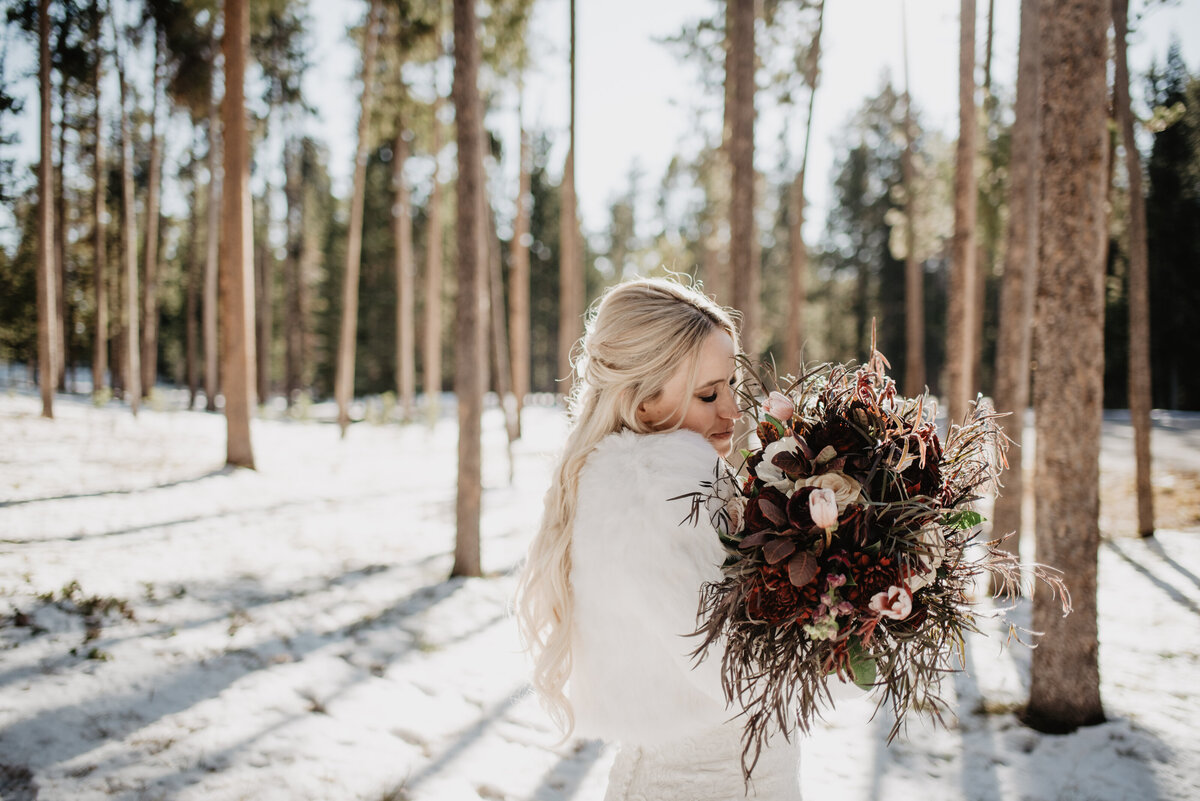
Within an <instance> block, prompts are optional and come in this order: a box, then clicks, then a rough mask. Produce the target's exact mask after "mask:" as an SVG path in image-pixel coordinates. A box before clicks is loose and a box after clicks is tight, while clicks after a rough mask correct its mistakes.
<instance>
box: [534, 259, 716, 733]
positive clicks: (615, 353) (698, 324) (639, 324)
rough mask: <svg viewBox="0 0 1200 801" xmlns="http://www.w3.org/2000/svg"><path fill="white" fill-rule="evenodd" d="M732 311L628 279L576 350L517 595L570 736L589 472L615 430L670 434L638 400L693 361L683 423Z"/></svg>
mask: <svg viewBox="0 0 1200 801" xmlns="http://www.w3.org/2000/svg"><path fill="white" fill-rule="evenodd" d="M733 316H734V313H733V312H731V311H730V310H727V309H725V308H723V307H721V306H720V305H718V304H717V303H716V302H715V301H713V300H712V299H710V298H708V297H707V296H705V295H704V294H702V293H701V292H700V290H699V288H698V287H696V286H692V285H683V284H680V283H678V282H676V281H674V280H670V279H663V278H644V279H637V280H633V281H627V282H625V283H621V284H617V285H616V286H614V287H612V288H610V289H609V290H608V291H607V292H606V293H605V294H604V296H603V297H602V298H601V299H600V301H599V302H598V303H597V304H595V305H594V306H593V307H592V310H591V312H590V313H589V316H588V320H587V323H586V325H585V328H584V331H585V333H584V335H583V338H582V339H581V340H580V341H579V342H578V343H577V344H576V346H575V348H574V351H573V354H572V365H573V368H574V373H575V379H576V380H575V385H574V389H573V391H572V393H571V396H570V398H569V399H568V404H567V411H568V416H569V419H570V431H569V434H568V436H567V441H566V445H565V447H564V449H563V452H562V456H561V457H560V460H559V463H558V469H557V472H556V473H555V475H554V480H553V481H552V482H551V484H550V489H549V490H548V491H547V492H546V498H545V510H544V512H543V517H542V523H541V527H540V529H539V530H538V532H537V535H536V536H535V537H534V539H533V542H532V543H531V545H530V547H529V553H528V556H527V557H526V560H525V565H524V567H523V569H522V571H521V575H520V579H519V582H518V585H517V594H516V600H515V612H516V618H517V625H518V628H519V630H520V634H521V639H522V641H523V642H524V645H525V648H526V650H528V651H529V653H530V655H531V657H532V659H533V678H532V685H533V688H534V690H535V691H536V692H537V693H538V695H539V696H540V698H541V699H542V702H543V705H544V706H545V707H546V710H547V712H549V714H550V716H551V718H552V719H553V720H554V722H555V723H556V724H557V725H558V727H559V729H560V730H561V731H562V732H563V738H564V739H565V738H566V737H569V736H570V734H571V732H572V731H573V730H574V728H575V715H574V712H573V710H572V708H571V702H570V700H569V698H568V697H567V693H566V685H567V680H568V678H569V677H570V675H571V635H572V628H573V622H572V621H573V614H572V613H573V608H574V595H573V593H572V590H571V532H572V530H573V527H574V520H575V506H576V500H577V495H578V486H579V473H580V470H581V469H582V468H583V465H584V463H585V462H586V461H587V458H588V455H589V454H591V452H592V450H593V449H594V448H595V447H596V445H597V444H598V443H599V442H600V440H602V439H604V437H606V436H608V435H609V434H612V433H614V432H617V431H621V430H623V429H629V430H632V431H636V432H639V433H649V432H650V431H652V430H661V428H662V426H661V424H659V425H655V424H649V423H644V422H642V421H640V420H639V419H638V414H637V411H638V406H639V405H640V404H642V403H645V402H647V401H651V400H653V399H655V398H656V397H658V396H659V394H661V393H662V391H663V388H664V386H665V385H666V383H667V382H668V381H669V380H670V378H671V377H672V376H673V375H674V374H675V372H676V370H677V369H678V367H679V365H681V364H685V365H690V367H689V370H690V373H689V377H688V391H687V393H686V394H685V395H684V396H683V400H682V402H681V407H680V408H679V409H677V410H676V411H675V413H674V414H673V415H670V416H669V417H668V419H670V417H673V416H674V417H679V418H680V419H682V414H680V412H682V411H683V407H685V406H686V404H687V403H688V402H689V401H690V400H691V397H692V392H693V391H694V389H695V381H696V369H697V363H698V358H697V357H698V355H699V353H700V349H701V347H702V346H703V344H704V342H705V340H706V339H707V338H708V336H709V335H710V334H712V333H713V332H715V331H724V332H726V333H727V334H729V336H730V337H731V338H732V339H733V342H734V349H735V350H736V349H737V341H738V335H737V328H736V326H735V325H734V322H733ZM677 426H678V423H676V424H675V426H673V427H677Z"/></svg>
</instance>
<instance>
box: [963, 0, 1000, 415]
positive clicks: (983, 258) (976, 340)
mask: <svg viewBox="0 0 1200 801" xmlns="http://www.w3.org/2000/svg"><path fill="white" fill-rule="evenodd" d="M995 17H996V3H995V0H988V8H987V34H986V38H985V44H984V57H983V85H982V87H981V88H982V89H983V92H982V97H983V119H984V123H983V124H984V125H985V126H986V125H987V124H988V122H987V121H988V120H990V119H991V118H992V114H993V109H994V108H995V106H996V98H995V97H994V96H993V95H992V39H993V36H994V33H995ZM976 120H977V122H976V125H979V122H978V120H979V118H978V117H976ZM985 130H986V128H985ZM985 135H986V134H985ZM988 169H989V171H990V170H991V169H992V167H991V165H988ZM976 197H977V198H978V200H977V201H976V202H986V201H987V198H986V197H979V189H978V180H977V181H976ZM976 219H978V215H976ZM978 234H979V232H978V231H976V237H975V287H974V292H975V295H974V298H975V299H974V301H973V304H972V311H973V313H972V315H971V346H970V347H971V379H970V381H969V382H968V387H969V388H970V390H971V391H972V395H973V394H974V392H975V390H979V391H982V389H983V316H984V309H985V308H986V307H987V277H988V274H989V273H990V272H991V268H992V256H993V253H992V252H990V251H989V249H988V248H987V247H986V245H987V243H985V242H984V241H983V237H981V236H979V235H978Z"/></svg>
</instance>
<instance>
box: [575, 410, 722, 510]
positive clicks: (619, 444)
mask: <svg viewBox="0 0 1200 801" xmlns="http://www.w3.org/2000/svg"><path fill="white" fill-rule="evenodd" d="M719 466H720V457H719V456H718V455H717V452H716V451H715V450H713V447H712V445H710V444H709V442H708V440H706V439H705V438H704V436H703V435H701V434H698V433H696V432H694V431H688V430H684V429H680V430H678V431H667V432H661V433H655V434H638V433H635V432H633V431H619V432H617V433H615V434H609V435H608V436H607V437H605V438H604V439H603V440H601V441H600V443H599V444H598V445H597V446H596V448H595V449H594V450H593V451H592V453H591V454H590V455H589V456H588V459H587V462H586V464H585V465H584V468H583V470H582V472H581V473H580V476H579V492H580V499H581V500H583V498H592V499H604V501H603V502H604V503H614V504H621V505H624V506H638V505H640V504H641V503H643V502H645V503H650V504H651V505H652V506H654V507H655V508H657V507H658V506H659V505H662V506H664V507H666V506H667V504H666V503H665V500H666V499H669V498H673V497H675V496H678V495H684V494H687V493H692V492H699V491H702V490H703V486H702V485H703V483H704V482H706V481H712V479H713V477H714V476H715V475H716V474H717V471H718V468H719ZM671 507H672V508H671V511H672V512H674V511H675V509H674V505H671ZM614 511H615V510H614Z"/></svg>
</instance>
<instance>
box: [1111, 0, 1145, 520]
mask: <svg viewBox="0 0 1200 801" xmlns="http://www.w3.org/2000/svg"><path fill="white" fill-rule="evenodd" d="M1128 14H1129V2H1128V0H1112V15H1113V25H1114V30H1115V31H1116V45H1117V49H1116V54H1115V58H1114V61H1115V62H1116V75H1115V77H1114V86H1115V91H1116V106H1117V120H1118V122H1119V124H1120V129H1121V141H1122V142H1123V143H1124V144H1125V170H1126V172H1127V173H1128V175H1129V416H1130V418H1131V420H1132V421H1133V452H1134V458H1135V461H1136V462H1137V481H1136V484H1137V510H1138V534H1140V535H1141V536H1143V537H1152V536H1154V497H1153V494H1152V492H1151V486H1150V278H1149V275H1150V272H1149V269H1150V268H1149V259H1148V256H1147V252H1146V198H1145V196H1144V195H1143V194H1142V161H1141V158H1140V157H1139V155H1138V149H1137V139H1136V138H1135V136H1134V132H1133V110H1132V109H1131V108H1130V105H1129V64H1128V60H1127V56H1126V36H1127V25H1128V22H1127V18H1128Z"/></svg>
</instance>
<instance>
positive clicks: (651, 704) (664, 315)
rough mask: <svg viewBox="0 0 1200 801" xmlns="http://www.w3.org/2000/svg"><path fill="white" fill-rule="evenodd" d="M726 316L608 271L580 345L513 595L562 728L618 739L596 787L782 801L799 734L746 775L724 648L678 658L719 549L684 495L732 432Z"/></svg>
mask: <svg viewBox="0 0 1200 801" xmlns="http://www.w3.org/2000/svg"><path fill="white" fill-rule="evenodd" d="M737 349H738V338H737V329H736V327H735V326H734V323H733V321H732V319H731V317H730V314H729V312H727V310H725V309H724V308H722V307H720V306H718V305H717V304H716V303H714V302H713V301H712V300H710V299H709V298H707V297H705V296H704V295H702V294H701V293H700V292H698V291H696V290H695V289H692V288H689V287H686V286H682V285H680V284H678V283H676V282H674V281H670V280H663V279H643V280H636V281H630V282H627V283H623V284H619V285H617V286H616V287H613V288H612V289H610V290H609V291H608V293H607V294H606V295H605V296H604V298H603V299H602V300H601V302H600V303H599V305H598V307H596V309H595V311H594V313H593V314H592V316H591V318H590V319H589V321H588V325H587V330H586V333H585V335H584V337H583V339H582V340H581V342H580V344H579V346H578V352H577V354H576V359H575V373H576V377H577V380H576V383H575V389H574V391H573V393H572V396H571V398H570V404H569V408H570V418H571V429H570V434H569V436H568V438H567V442H566V446H565V448H564V450H563V453H562V456H561V460H560V462H559V465H558V469H557V473H556V474H555V480H554V481H553V483H552V484H551V487H550V489H549V491H548V492H547V493H546V500H545V511H544V516H543V519H542V524H541V528H540V530H539V531H538V533H537V535H536V537H535V538H534V540H533V543H532V544H531V546H530V549H529V554H528V558H527V560H526V563H525V566H524V568H523V571H522V575H521V579H520V584H519V588H518V593H517V600H516V613H517V620H518V624H519V626H520V630H521V635H522V638H523V640H524V642H525V645H526V647H527V648H528V650H529V651H530V653H531V655H532V657H533V662H534V668H533V679H532V683H533V687H534V689H535V690H536V691H537V693H538V694H539V696H540V697H541V699H542V701H543V704H544V706H545V707H546V708H547V710H548V711H549V713H550V715H551V716H552V717H553V719H554V721H555V723H557V724H558V726H559V728H560V730H561V731H562V732H563V735H564V737H567V736H570V735H571V734H572V733H578V734H581V735H584V736H590V737H602V738H604V739H606V740H608V741H610V742H614V743H616V744H618V746H619V750H618V752H617V756H616V761H615V763H614V764H613V768H612V772H611V774H610V775H609V785H608V792H607V794H606V796H605V801H633V800H634V799H646V800H647V801H649V800H650V799H653V800H654V801H671V800H672V799H678V801H684V799H686V800H687V801H727V800H728V799H741V798H746V797H750V798H756V799H760V801H783V800H784V799H789V800H790V799H797V798H799V796H800V792H799V785H798V778H797V773H798V765H799V750H798V748H797V746H796V745H795V744H794V743H788V742H787V741H785V740H784V738H782V737H777V738H776V741H775V742H773V743H772V745H771V747H770V748H768V749H765V750H764V752H763V754H762V755H761V757H760V759H759V761H758V764H757V767H756V768H755V770H754V774H753V778H752V780H751V781H750V783H749V785H747V784H746V783H745V782H744V781H743V778H742V772H741V762H740V760H741V750H742V748H741V740H740V735H741V728H742V727H741V723H740V721H739V720H738V718H737V714H738V712H739V709H738V708H737V707H735V706H729V705H727V704H726V701H725V696H724V693H723V692H722V689H721V680H720V654H719V653H713V654H712V655H711V656H710V657H709V658H707V659H705V660H703V661H702V662H700V663H699V664H696V660H694V659H693V658H692V657H691V652H692V651H693V650H694V649H695V647H696V645H697V644H698V641H697V640H696V639H694V638H689V637H688V636H687V635H688V634H690V633H691V632H692V631H694V630H695V628H696V612H697V607H698V603H699V599H700V588H701V587H702V586H703V585H704V584H705V583H706V582H709V581H717V580H719V579H720V577H721V571H720V566H721V563H722V562H723V561H724V558H725V555H724V552H723V550H722V546H721V544H720V541H719V539H718V537H717V534H716V532H715V531H714V530H713V528H712V526H711V524H710V523H709V522H708V521H707V520H703V519H702V520H700V521H699V522H698V523H695V524H692V523H690V522H682V521H684V518H685V517H687V514H688V508H687V503H686V502H681V501H671V500H669V499H671V498H674V497H676V496H680V495H685V494H688V493H692V492H695V491H697V490H699V489H701V487H700V485H701V482H704V481H710V480H711V479H712V478H713V476H714V471H715V469H716V467H717V465H718V463H719V460H721V459H725V458H728V457H729V455H730V453H731V451H732V447H733V429H734V423H735V422H736V420H737V418H738V416H739V414H740V413H739V410H738V404H737V398H736V396H735V394H734V385H735V383H736V377H737V368H736V362H735V358H734V357H735V354H736V353H737Z"/></svg>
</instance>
